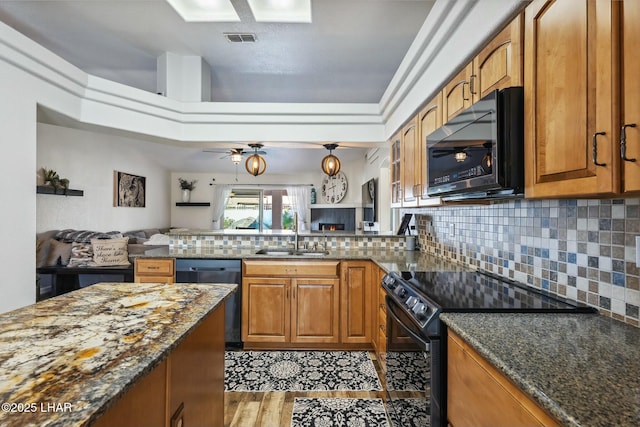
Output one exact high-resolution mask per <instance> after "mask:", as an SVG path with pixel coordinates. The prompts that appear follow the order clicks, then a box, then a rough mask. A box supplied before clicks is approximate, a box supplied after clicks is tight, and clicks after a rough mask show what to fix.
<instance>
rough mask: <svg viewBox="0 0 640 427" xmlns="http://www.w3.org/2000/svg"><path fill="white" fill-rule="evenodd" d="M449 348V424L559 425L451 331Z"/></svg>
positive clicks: (457, 426) (531, 426)
mask: <svg viewBox="0 0 640 427" xmlns="http://www.w3.org/2000/svg"><path fill="white" fill-rule="evenodd" d="M447 344H448V345H447V418H448V420H447V421H448V422H449V423H450V424H451V425H453V426H456V427H464V426H474V427H479V426H491V427H500V426H504V427H517V426H522V427H525V426H526V427H533V426H557V425H559V424H558V422H557V421H556V420H555V419H553V418H552V417H551V416H549V415H548V414H547V413H546V412H545V411H544V410H543V409H542V408H540V407H539V406H538V405H537V404H536V403H535V402H534V401H533V400H532V399H531V398H530V397H529V396H528V395H526V394H525V393H524V392H522V391H521V390H520V389H519V388H518V387H516V386H515V385H514V384H513V383H511V381H510V380H509V379H507V378H506V377H504V376H503V375H502V374H501V373H500V372H499V371H497V370H496V369H495V368H494V367H493V366H492V365H490V364H489V363H488V362H487V361H486V360H484V359H483V358H482V356H480V355H479V354H478V353H477V352H476V351H475V350H473V349H472V348H471V347H469V346H468V344H466V343H465V342H464V341H463V340H462V339H461V338H460V337H459V336H457V335H456V334H454V333H452V332H451V331H449V332H448V338H447Z"/></svg>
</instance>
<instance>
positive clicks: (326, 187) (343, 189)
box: [320, 172, 347, 203]
mask: <svg viewBox="0 0 640 427" xmlns="http://www.w3.org/2000/svg"><path fill="white" fill-rule="evenodd" d="M320 191H321V194H322V198H323V199H324V201H325V202H326V203H339V202H340V200H342V199H344V196H345V195H346V194H347V176H346V175H345V174H344V172H338V173H337V174H336V175H335V176H329V175H325V176H324V177H323V178H322V188H321V190H320Z"/></svg>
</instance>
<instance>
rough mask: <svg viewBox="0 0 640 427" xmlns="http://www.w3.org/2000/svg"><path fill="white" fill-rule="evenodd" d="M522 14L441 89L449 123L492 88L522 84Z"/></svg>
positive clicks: (443, 105) (445, 113)
mask: <svg viewBox="0 0 640 427" xmlns="http://www.w3.org/2000/svg"><path fill="white" fill-rule="evenodd" d="M522 20H523V17H522V15H518V16H517V17H516V18H515V19H514V20H513V21H512V22H511V23H510V24H509V25H507V26H506V27H505V28H504V29H503V30H502V31H501V32H500V33H499V34H498V35H497V36H495V37H494V38H493V39H492V40H491V41H490V42H489V43H487V45H486V46H485V47H484V48H483V49H482V50H481V51H480V52H478V54H477V55H476V56H475V57H474V58H473V60H472V61H471V62H470V63H469V64H467V66H465V67H464V68H463V69H462V70H460V72H459V73H458V74H457V75H456V76H455V77H454V78H453V79H451V81H450V82H449V83H448V84H447V85H445V87H444V89H443V90H442V111H443V113H442V116H443V121H444V123H446V122H448V121H449V120H451V119H452V118H454V117H455V116H457V115H458V114H460V113H461V112H462V111H464V110H465V109H467V108H468V107H470V106H471V104H473V103H474V102H477V101H479V100H480V99H481V98H482V97H484V96H485V95H487V94H488V93H489V92H491V91H492V90H495V89H504V88H506V87H511V86H521V85H522V74H523V71H522V31H523V29H522Z"/></svg>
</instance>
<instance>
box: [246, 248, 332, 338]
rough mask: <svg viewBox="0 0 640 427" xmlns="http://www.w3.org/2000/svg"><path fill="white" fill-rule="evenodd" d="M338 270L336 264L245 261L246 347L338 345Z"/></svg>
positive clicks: (329, 262)
mask: <svg viewBox="0 0 640 427" xmlns="http://www.w3.org/2000/svg"><path fill="white" fill-rule="evenodd" d="M338 265H339V261H292V260H287V262H282V261H268V260H267V261H263V260H245V261H243V278H242V288H243V289H242V300H243V301H242V340H243V341H244V342H245V347H247V348H258V347H262V346H269V345H283V346H284V347H295V346H296V345H303V346H304V345H307V344H327V343H332V344H337V343H338V341H339V322H340V318H339V308H340V300H339V298H340V294H339V289H340V279H339V277H338ZM269 276H270V277H269ZM285 344H286V345H285Z"/></svg>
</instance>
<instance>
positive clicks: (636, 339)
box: [440, 313, 640, 427]
mask: <svg viewBox="0 0 640 427" xmlns="http://www.w3.org/2000/svg"><path fill="white" fill-rule="evenodd" d="M440 318H441V320H442V321H443V322H444V323H445V324H446V325H447V326H448V327H449V328H450V329H451V330H452V331H453V332H455V333H456V334H457V335H459V336H460V337H461V338H462V339H463V340H464V341H466V343H468V344H469V345H470V346H471V347H472V348H473V349H474V350H475V351H476V352H477V353H478V354H479V355H480V356H481V357H483V358H484V359H486V361H488V362H489V363H490V364H491V365H492V366H493V367H495V368H496V369H497V370H498V371H499V372H500V373H502V374H503V375H504V376H505V377H506V378H508V379H509V380H510V381H512V382H513V383H514V384H516V385H517V386H518V387H519V388H520V389H521V390H523V391H525V392H526V393H527V394H528V395H529V396H531V397H532V398H533V399H534V400H535V401H536V402H537V403H538V404H539V405H540V406H541V407H542V408H544V409H545V410H546V411H547V412H548V413H549V414H551V415H553V417H554V418H555V419H557V420H558V421H559V422H560V423H561V424H562V425H566V426H573V427H579V426H593V427H596V426H602V427H606V426H618V427H622V426H629V427H631V426H638V425H640V359H638V349H640V330H639V329H638V328H635V327H633V326H630V325H625V324H624V323H621V322H619V321H616V320H613V319H610V318H606V317H604V316H601V315H598V314H549V313H546V314H534V313H529V314H513V313H443V314H442V315H441V316H440ZM479 393H480V394H476V395H478V396H481V393H482V392H480V391H479ZM472 410H473V409H471V408H470V409H469V411H472Z"/></svg>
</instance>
